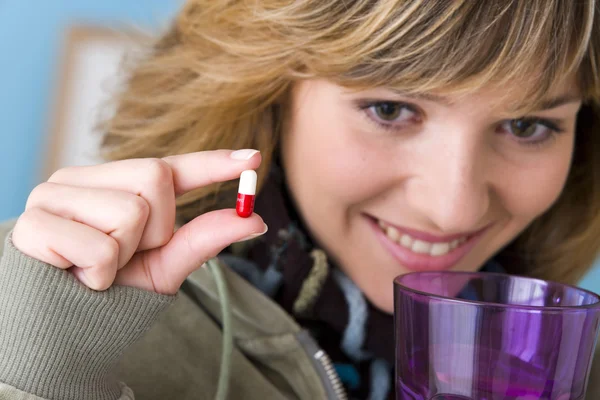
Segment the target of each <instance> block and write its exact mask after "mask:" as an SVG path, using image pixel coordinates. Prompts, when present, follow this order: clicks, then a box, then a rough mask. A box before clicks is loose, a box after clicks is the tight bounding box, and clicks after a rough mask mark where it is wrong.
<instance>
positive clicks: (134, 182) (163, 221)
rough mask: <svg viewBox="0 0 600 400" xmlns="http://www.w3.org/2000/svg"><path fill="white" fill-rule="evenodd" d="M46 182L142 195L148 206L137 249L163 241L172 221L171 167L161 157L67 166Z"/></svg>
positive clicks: (173, 214) (173, 201) (173, 209)
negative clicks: (148, 209)
mask: <svg viewBox="0 0 600 400" xmlns="http://www.w3.org/2000/svg"><path fill="white" fill-rule="evenodd" d="M48 182H51V183H59V184H63V185H69V186H79V187H84V188H96V189H111V190H121V191H124V192H128V193H131V194H134V195H137V196H140V197H142V198H143V199H144V200H145V201H146V202H147V203H148V204H149V206H150V211H149V214H148V218H147V221H146V225H145V227H144V229H143V232H142V237H141V239H140V242H139V245H138V249H139V250H145V249H150V248H155V247H159V246H162V245H164V244H165V243H167V242H168V241H169V240H170V239H171V236H172V235H173V227H174V225H175V196H174V189H173V175H172V171H171V167H170V166H169V164H167V163H166V162H165V161H163V160H161V159H150V158H147V159H132V160H122V161H115V162H110V163H106V164H100V165H94V166H85V167H69V168H64V169H61V170H59V171H57V172H55V173H54V174H53V175H52V176H51V177H50V179H49V180H48Z"/></svg>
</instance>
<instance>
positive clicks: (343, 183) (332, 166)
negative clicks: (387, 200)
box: [284, 106, 390, 205]
mask: <svg viewBox="0 0 600 400" xmlns="http://www.w3.org/2000/svg"><path fill="white" fill-rule="evenodd" d="M339 108H340V107H332V106H329V107H317V106H311V107H308V106H307V107H304V108H303V109H299V110H298V111H297V112H296V114H295V115H294V117H293V120H292V124H291V126H290V130H289V131H288V132H287V138H286V143H285V146H284V147H285V149H286V153H287V154H286V158H287V159H288V162H287V163H286V169H287V173H288V174H292V175H293V176H294V178H293V181H294V182H291V183H293V184H294V185H296V186H297V187H298V188H299V189H300V188H301V190H302V192H304V195H307V194H308V192H312V195H313V197H314V196H317V197H320V198H321V200H322V201H324V202H325V203H331V202H336V203H340V204H346V205H348V204H350V203H356V202H359V201H362V200H364V199H365V198H368V197H371V196H372V195H375V194H376V193H377V192H379V191H380V190H381V187H382V182H383V181H385V175H386V174H389V173H390V168H389V164H387V168H386V163H385V160H386V157H382V154H381V152H380V149H378V148H377V146H375V145H373V144H372V143H369V140H367V138H364V136H365V132H358V131H357V130H356V129H355V128H353V127H352V126H351V124H349V123H348V122H347V120H348V116H347V115H344V114H345V113H344V112H343V111H342V110H340V109H339ZM382 172H383V173H382ZM315 192H318V193H315ZM299 194H300V193H299ZM301 197H305V196H301Z"/></svg>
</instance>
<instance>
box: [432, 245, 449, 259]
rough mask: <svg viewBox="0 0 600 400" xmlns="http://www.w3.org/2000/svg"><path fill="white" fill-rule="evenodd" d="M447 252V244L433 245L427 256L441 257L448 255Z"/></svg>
mask: <svg viewBox="0 0 600 400" xmlns="http://www.w3.org/2000/svg"><path fill="white" fill-rule="evenodd" d="M449 251H450V244H449V243H434V244H433V246H431V252H430V253H429V254H431V255H432V256H443V255H444V254H448V252H449Z"/></svg>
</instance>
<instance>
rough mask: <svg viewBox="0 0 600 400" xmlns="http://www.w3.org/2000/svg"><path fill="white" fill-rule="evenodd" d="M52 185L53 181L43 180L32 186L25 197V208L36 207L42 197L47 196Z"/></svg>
mask: <svg viewBox="0 0 600 400" xmlns="http://www.w3.org/2000/svg"><path fill="white" fill-rule="evenodd" d="M54 185H55V184H54V183H49V182H43V183H40V184H39V185H37V186H36V187H34V188H33V190H32V191H31V193H29V197H28V198H27V203H26V204H25V210H28V209H30V208H34V207H36V206H37V205H38V204H39V203H40V202H41V201H42V200H43V199H45V198H47V197H48V194H49V192H50V191H51V190H52V187H53V186H54Z"/></svg>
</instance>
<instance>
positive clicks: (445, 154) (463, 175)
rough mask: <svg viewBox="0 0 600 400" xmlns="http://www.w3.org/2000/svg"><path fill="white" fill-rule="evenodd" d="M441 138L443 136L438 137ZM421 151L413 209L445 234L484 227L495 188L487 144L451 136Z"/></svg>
mask: <svg viewBox="0 0 600 400" xmlns="http://www.w3.org/2000/svg"><path fill="white" fill-rule="evenodd" d="M438 137H439V136H438ZM426 147H427V148H425V149H421V150H422V151H420V154H422V155H421V156H419V158H420V160H419V162H418V163H416V164H417V165H419V166H420V167H421V168H419V170H418V171H413V174H412V176H413V177H414V182H413V184H412V185H411V186H410V188H409V190H410V191H412V193H409V199H412V201H411V203H412V204H411V206H412V207H413V209H416V210H417V211H419V214H421V216H423V217H424V218H427V219H429V224H430V225H431V226H432V227H433V228H435V229H437V230H438V231H439V232H443V233H448V234H452V233H463V232H470V231H473V230H475V229H479V228H481V227H482V224H483V223H485V222H486V221H484V218H485V216H486V214H487V213H488V211H489V207H490V195H491V194H490V192H491V190H492V185H491V182H490V179H489V178H490V176H489V172H490V171H488V167H487V166H486V164H488V162H487V160H486V149H485V144H484V143H481V142H479V141H478V140H477V139H476V137H474V135H460V134H459V135H452V134H449V135H447V138H446V140H436V141H435V143H430V145H428V146H426Z"/></svg>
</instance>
